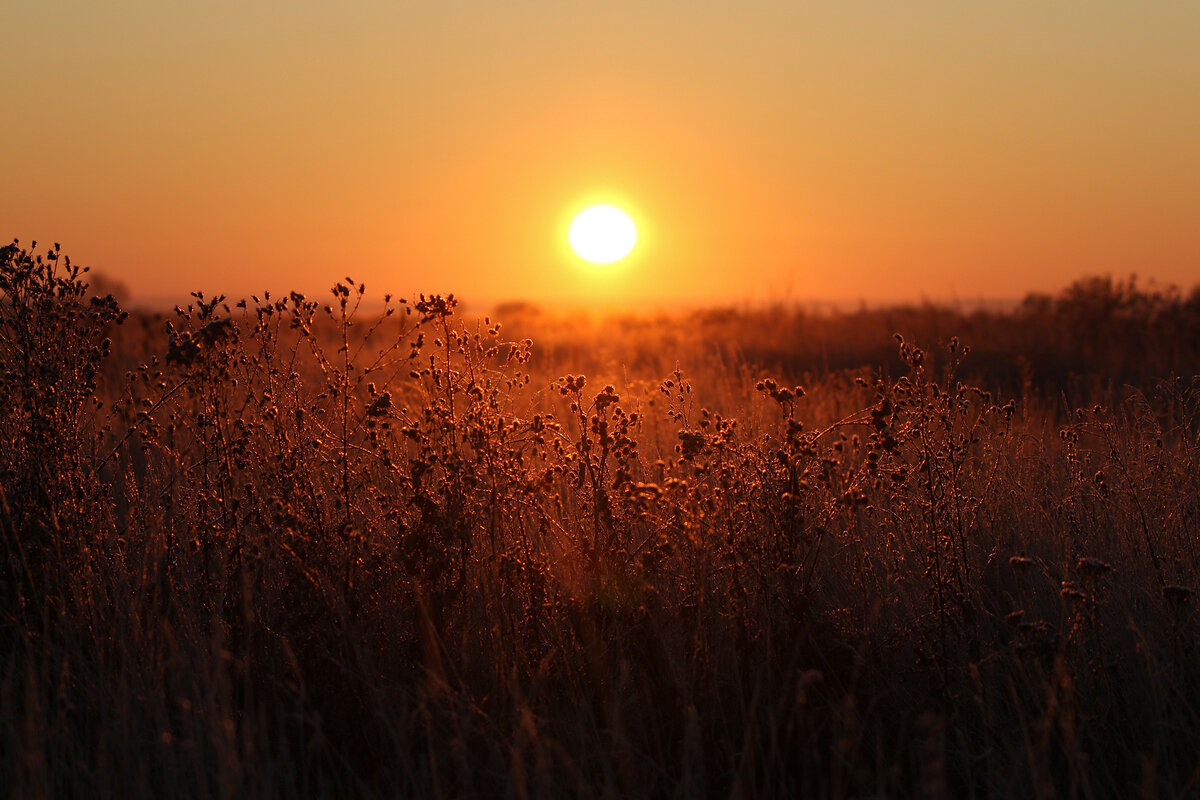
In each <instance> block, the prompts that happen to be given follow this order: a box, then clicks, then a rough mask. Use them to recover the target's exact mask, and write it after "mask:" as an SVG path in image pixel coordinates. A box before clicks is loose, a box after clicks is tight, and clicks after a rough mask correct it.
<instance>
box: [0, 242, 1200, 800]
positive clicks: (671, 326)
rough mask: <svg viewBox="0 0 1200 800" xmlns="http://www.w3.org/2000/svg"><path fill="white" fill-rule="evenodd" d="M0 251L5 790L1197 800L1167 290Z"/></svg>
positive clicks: (1176, 332)
mask: <svg viewBox="0 0 1200 800" xmlns="http://www.w3.org/2000/svg"><path fill="white" fill-rule="evenodd" d="M0 252H2V253H3V256H2V259H0V292H2V296H0V366H2V372H0V396H3V397H4V398H5V402H4V403H3V405H2V406H0V490H2V492H0V537H2V541H3V545H2V549H0V785H2V786H6V787H12V790H13V796H15V797H41V796H51V797H120V798H137V797H146V798H159V797H254V798H258V797H325V796H329V797H343V796H344V797H422V798H425V797H429V798H439V797H447V798H449V797H513V798H525V797H581V798H589V797H664V798H670V797H680V798H683V797H687V798H691V797H714V798H715V797H722V798H723V797H813V798H849V797H860V798H864V797H977V798H1007V797H1013V798H1016V797H1021V798H1027V797H1037V798H1043V797H1078V798H1127V797H1147V798H1150V797H1163V798H1168V797H1188V796H1196V795H1197V793H1200V771H1198V769H1197V766H1198V762H1197V753H1200V650H1198V648H1197V645H1198V644H1200V640H1198V633H1200V631H1198V628H1197V621H1198V620H1197V614H1196V605H1197V602H1200V601H1198V600H1197V598H1195V597H1194V594H1193V593H1194V590H1195V589H1197V588H1198V579H1197V568H1198V567H1200V463H1198V456H1200V442H1198V438H1197V436H1198V427H1200V378H1198V377H1197V373H1198V372H1200V352H1198V350H1200V302H1198V299H1200V298H1196V297H1193V298H1192V299H1190V300H1187V299H1184V298H1181V297H1180V296H1178V295H1177V294H1176V293H1174V292H1173V291H1169V290H1150V289H1145V288H1141V287H1139V286H1138V285H1137V284H1135V283H1133V282H1129V283H1113V282H1111V281H1107V280H1094V281H1089V282H1084V283H1080V284H1077V285H1075V286H1074V287H1072V288H1071V289H1069V290H1068V291H1066V292H1065V293H1063V294H1061V295H1059V296H1057V297H1053V298H1031V299H1030V300H1028V301H1027V302H1026V303H1025V304H1023V305H1022V306H1021V307H1019V308H1018V309H1016V310H1014V311H1012V312H1009V313H1006V314H983V313H980V314H965V313H954V312H950V311H945V310H937V309H932V308H929V309H909V310H905V309H895V310H890V311H877V312H862V313H859V314H846V315H840V316H832V317H820V316H812V315H804V314H801V313H798V312H794V311H784V310H776V311H763V312H753V313H751V312H706V313H704V314H696V315H690V316H679V317H675V318H670V319H659V320H654V319H644V318H642V319H634V318H630V319H613V320H607V321H598V322H589V323H584V322H577V321H576V322H573V321H569V320H568V321H564V320H549V319H547V318H546V317H545V315H537V314H532V313H530V312H529V311H528V310H521V309H510V311H511V312H512V316H513V317H514V319H513V320H512V324H510V325H508V327H506V328H505V329H503V330H501V329H500V328H499V326H498V325H497V324H496V323H494V322H493V321H490V320H478V321H477V320H474V319H467V318H464V317H463V316H462V315H460V314H458V313H457V312H456V309H455V304H454V302H453V299H452V298H443V297H422V298H420V299H419V300H416V301H410V302H403V301H401V302H389V305H388V307H387V310H386V311H385V312H384V313H382V314H369V315H368V314H365V313H363V312H361V310H360V309H359V303H360V301H361V299H362V296H363V293H364V289H363V287H360V286H355V285H354V284H353V283H352V282H351V281H349V280H347V281H346V282H344V283H339V284H338V285H337V286H336V287H335V288H334V290H333V296H332V298H329V299H322V301H321V302H319V303H318V302H312V301H310V300H307V299H305V298H303V297H300V296H299V295H292V296H290V297H286V298H278V299H277V298H267V297H263V298H260V299H256V300H252V301H250V303H249V304H240V303H239V304H236V305H235V304H233V303H229V304H228V305H227V304H226V303H225V302H224V301H223V300H222V299H221V298H213V299H205V298H203V297H201V296H200V295H197V296H196V298H195V302H193V303H192V304H191V305H190V306H189V307H188V308H186V309H181V310H179V312H178V313H177V314H171V315H164V316H158V317H155V316H153V315H145V314H143V315H135V316H132V317H129V318H126V317H125V314H124V312H122V311H121V310H120V309H119V308H118V306H117V304H116V302H115V301H113V300H112V299H111V298H93V297H91V296H90V293H89V291H88V290H87V288H86V285H85V281H86V276H85V275H84V274H83V273H82V272H80V271H79V270H78V269H77V268H75V267H72V266H70V265H69V264H68V263H67V261H66V259H65V258H60V257H59V255H58V253H57V251H56V250H52V251H50V252H49V253H48V254H43V255H40V256H39V255H34V254H33V253H31V252H27V251H25V250H22V249H21V248H19V247H18V246H16V245H14V246H11V247H8V248H5V249H4V250H3V251H0ZM513 328H516V329H517V334H516V335H515V336H514V335H511V329H513ZM897 331H898V332H900V333H902V334H903V339H902V340H900V341H897V339H895V338H893V334H894V333H896V332H897ZM526 335H531V336H533V337H534V341H533V342H530V341H529V340H527V339H525V338H524V337H525V336H526ZM954 337H958V338H954ZM897 338H899V337H897ZM968 345H970V347H971V348H973V349H972V350H971V352H968ZM585 375H586V378H585V377H584V376H585ZM801 385H803V386H804V388H800V386H801Z"/></svg>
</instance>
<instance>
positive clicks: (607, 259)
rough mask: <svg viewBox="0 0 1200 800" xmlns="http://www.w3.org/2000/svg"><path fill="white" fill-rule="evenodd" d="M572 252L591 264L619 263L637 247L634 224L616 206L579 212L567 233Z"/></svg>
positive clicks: (599, 207)
mask: <svg viewBox="0 0 1200 800" xmlns="http://www.w3.org/2000/svg"><path fill="white" fill-rule="evenodd" d="M567 239H568V240H569V241H570V242H571V249H573V250H574V251H575V252H576V253H578V254H579V256H580V258H583V259H586V260H587V261H591V262H592V263H593V264H611V263H612V262H614V261H620V260H621V259H622V258H624V257H625V256H627V255H629V252H630V251H631V250H633V246H634V244H636V243H637V228H636V227H635V226H634V224H633V220H632V219H630V218H629V215H628V214H626V213H625V212H624V211H622V210H621V209H619V208H617V207H615V206H592V207H591V208H586V209H584V210H583V211H581V212H579V215H578V216H576V217H575V221H574V222H572V223H571V229H570V231H568V233H567Z"/></svg>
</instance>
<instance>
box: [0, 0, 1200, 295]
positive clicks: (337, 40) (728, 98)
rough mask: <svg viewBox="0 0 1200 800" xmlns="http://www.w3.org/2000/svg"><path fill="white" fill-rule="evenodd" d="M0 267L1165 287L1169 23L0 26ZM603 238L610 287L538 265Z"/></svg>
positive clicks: (175, 7) (789, 290)
mask: <svg viewBox="0 0 1200 800" xmlns="http://www.w3.org/2000/svg"><path fill="white" fill-rule="evenodd" d="M0 25H2V27H3V30H4V31H5V45H4V47H3V48H2V49H0V101H3V104H4V110H5V119H4V123H3V125H0V164H2V165H3V177H4V187H3V191H2V192H0V236H5V237H8V238H12V237H20V238H21V239H22V240H23V241H25V242H28V240H30V239H35V238H36V239H39V240H42V241H45V242H50V241H60V242H62V244H63V246H64V249H65V251H66V252H67V253H69V254H70V255H71V256H72V257H73V258H74V259H75V260H77V261H80V262H83V263H86V264H90V265H93V266H94V267H97V268H99V269H102V270H103V271H105V272H106V273H108V274H109V275H111V276H113V277H116V278H119V279H122V280H124V281H126V282H127V283H128V284H129V285H130V286H131V287H132V288H133V290H134V293H135V295H137V296H141V297H143V298H147V297H158V296H181V295H185V294H186V292H187V291H189V290H191V289H202V290H205V291H206V292H210V293H211V292H214V291H221V292H225V293H228V294H231V295H235V296H240V295H243V294H247V293H250V292H254V291H259V290H261V289H263V288H271V289H274V290H280V289H288V288H293V287H294V288H297V289H300V290H302V291H306V292H313V291H322V292H323V291H324V290H325V289H327V288H328V287H329V286H330V285H332V283H333V282H334V281H335V280H337V279H339V278H340V277H341V276H343V275H346V274H350V275H352V276H353V277H354V278H355V279H356V280H365V281H366V282H367V283H368V286H369V287H371V288H373V289H376V290H378V291H379V292H383V291H385V290H386V291H393V292H397V293H401V294H410V293H412V292H416V291H443V292H445V291H454V292H456V293H457V294H459V295H460V296H464V297H466V298H467V299H468V300H475V301H479V302H487V301H493V300H503V299H516V298H532V299H541V300H545V299H569V300H574V301H578V300H587V299H592V298H594V299H605V300H612V299H629V300H632V301H636V302H645V301H647V300H651V301H658V302H662V303H667V304H669V303H670V302H671V301H672V300H673V299H676V298H678V299H679V300H681V301H684V302H689V303H690V302H696V301H701V302H728V301H741V300H763V299H768V298H782V299H792V300H801V301H803V300H807V299H810V298H827V299H856V298H864V299H867V300H868V301H881V300H886V299H889V298H902V299H913V298H919V297H922V296H924V297H930V298H948V297H952V296H957V297H959V298H962V299H974V298H978V297H996V296H1000V297H1014V296H1020V295H1022V294H1024V293H1025V292H1026V291H1028V290H1054V289H1057V288H1060V287H1061V286H1063V285H1065V284H1066V283H1069V282H1070V281H1071V280H1073V279H1075V278H1077V277H1079V276H1081V275H1085V274H1096V273H1105V272H1107V273H1112V274H1114V275H1118V276H1124V275H1127V274H1129V273H1132V272H1136V273H1138V274H1140V275H1142V276H1145V277H1153V278H1156V279H1158V280H1161V281H1166V282H1174V283H1177V284H1181V285H1183V286H1191V285H1193V284H1195V283H1197V282H1200V145H1198V143H1200V3H1197V2H1189V1H1188V0H1177V1H1176V2H1163V1H1162V0H1145V1H1144V2H1138V3H1132V2H1125V1H1124V0H1121V1H1120V2H1118V1H1117V0H1096V1H1093V2H1067V1H1065V0H1061V1H1057V2H1056V1H1054V0H1039V2H1021V1H1019V0H1005V2H970V3H964V2H961V0H958V1H956V2H949V1H947V2H904V3H901V2H895V0H880V1H879V2H865V1H860V0H840V1H839V2H832V1H831V2H791V3H785V2H738V3H732V2H730V3H718V2H688V3H683V2H679V3H664V2H646V1H645V0H643V1H642V2H624V1H623V0H607V1H606V2H590V3H576V2H549V0H536V1H535V0H527V1H526V2H511V1H510V2H449V1H447V0H442V1H441V2H390V3H385V2H363V1H362V0H344V1H343V2H339V3H317V2H309V1H307V0H305V1H303V2H302V1H299V0H289V2H286V3H285V2H189V3H177V2H169V3H168V2H161V1H156V2H148V1H146V2H142V1H139V2H129V1H128V0H127V1H126V2H103V3H100V2H95V1H94V0H88V1H87V2H77V1H72V2H65V1H64V0H37V1H36V2H26V0H6V1H5V3H4V4H3V7H2V9H0ZM596 200H607V201H610V202H616V203H617V204H620V205H623V206H625V207H626V208H627V209H628V210H629V211H630V212H631V213H632V215H633V216H634V219H635V221H636V222H637V224H638V226H639V228H640V233H641V241H640V243H639V247H638V248H637V249H636V250H635V251H634V255H633V256H631V257H630V258H629V259H627V260H626V261H624V262H621V263H620V264H619V265H617V266H614V267H607V268H597V267H592V266H586V265H585V264H584V263H583V262H581V261H580V260H579V259H578V258H576V257H575V256H573V255H572V254H571V253H570V251H569V249H568V248H567V245H566V227H567V224H568V222H569V220H570V216H571V214H572V213H573V212H574V211H577V210H579V209H580V208H582V207H584V206H585V205H586V204H587V203H588V202H593V201H596Z"/></svg>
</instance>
